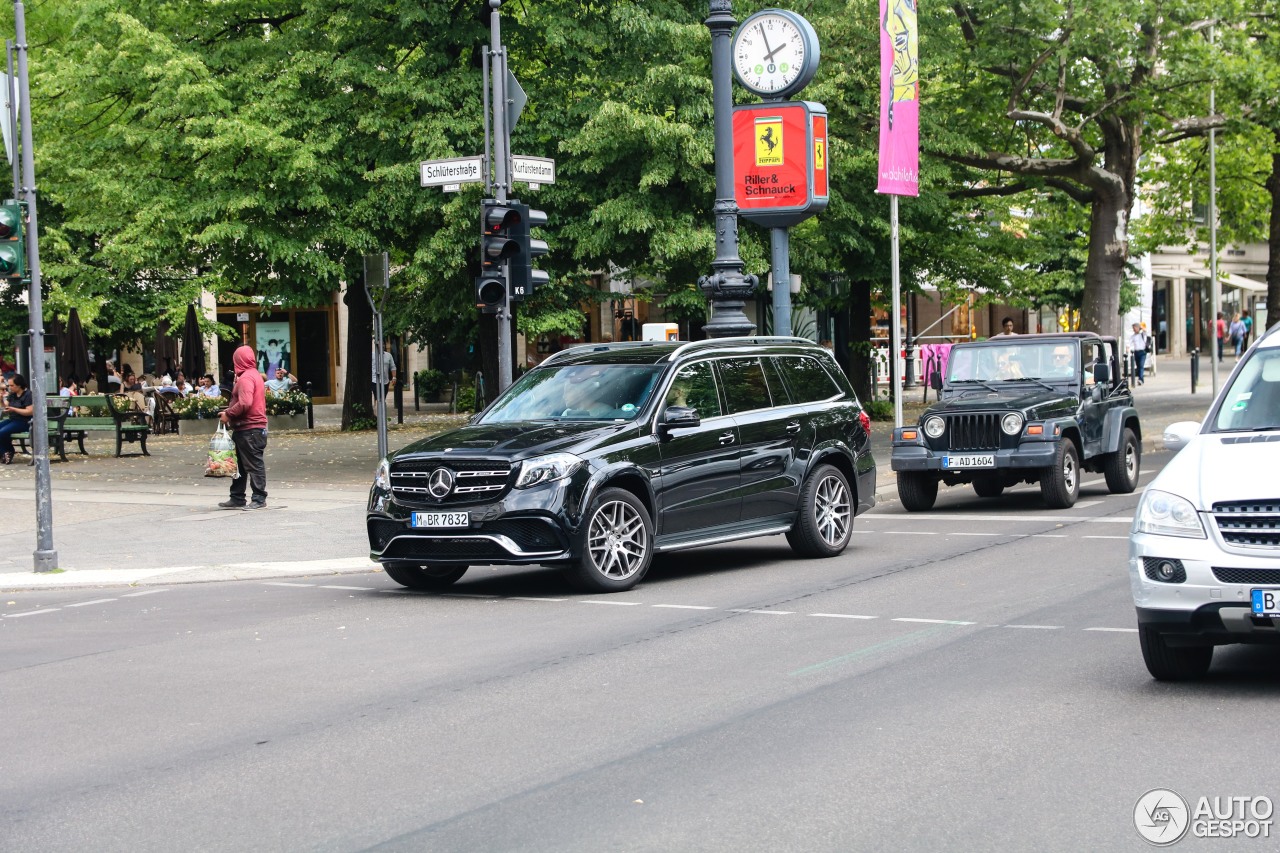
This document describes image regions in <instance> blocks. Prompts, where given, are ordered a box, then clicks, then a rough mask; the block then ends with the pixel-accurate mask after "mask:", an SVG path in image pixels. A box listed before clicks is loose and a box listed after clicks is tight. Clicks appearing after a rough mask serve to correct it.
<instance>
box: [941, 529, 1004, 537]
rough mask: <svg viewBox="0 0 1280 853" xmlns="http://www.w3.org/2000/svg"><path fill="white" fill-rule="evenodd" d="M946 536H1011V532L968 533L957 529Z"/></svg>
mask: <svg viewBox="0 0 1280 853" xmlns="http://www.w3.org/2000/svg"><path fill="white" fill-rule="evenodd" d="M947 535H948V536H1013V535H1014V534H1012V533H969V532H967V531H964V530H957V531H955V532H954V533H948V534H947Z"/></svg>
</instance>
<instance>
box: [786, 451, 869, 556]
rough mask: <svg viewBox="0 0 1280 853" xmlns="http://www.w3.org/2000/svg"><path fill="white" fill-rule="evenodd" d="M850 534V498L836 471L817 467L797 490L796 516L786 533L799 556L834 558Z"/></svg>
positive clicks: (847, 489)
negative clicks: (798, 504)
mask: <svg viewBox="0 0 1280 853" xmlns="http://www.w3.org/2000/svg"><path fill="white" fill-rule="evenodd" d="M852 534H853V497H852V494H851V493H850V491H849V481H848V480H846V479H845V476H844V474H843V473H841V472H840V469H838V468H836V467H834V466H831V465H819V466H818V467H817V468H815V469H814V471H813V473H812V474H810V475H809V479H807V480H805V482H804V486H802V487H801V489H800V515H799V517H797V518H796V523H795V524H794V525H792V527H791V529H790V530H788V531H787V542H788V543H789V544H790V545H791V550H793V551H795V552H796V554H797V555H798V556H801V557H834V556H836V555H837V554H839V553H840V552H841V551H843V550H844V549H845V548H846V547H847V546H848V544H849V537H850V536H851V535H852Z"/></svg>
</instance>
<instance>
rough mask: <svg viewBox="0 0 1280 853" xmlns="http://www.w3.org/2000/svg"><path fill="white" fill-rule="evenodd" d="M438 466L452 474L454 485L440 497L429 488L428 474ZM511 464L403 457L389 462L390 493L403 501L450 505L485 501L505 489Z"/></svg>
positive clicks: (509, 477)
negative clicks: (435, 495)
mask: <svg viewBox="0 0 1280 853" xmlns="http://www.w3.org/2000/svg"><path fill="white" fill-rule="evenodd" d="M438 468H448V469H449V470H450V471H452V472H453V474H454V481H453V488H452V489H450V491H449V494H448V495H446V496H445V497H444V498H443V499H441V498H437V497H434V496H433V495H432V494H431V493H430V492H429V491H428V484H429V483H430V482H431V475H432V474H434V473H435V472H436V469H438ZM510 479H511V466H510V465H509V464H508V463H506V462H493V461H489V460H486V459H405V460H403V461H401V460H398V459H397V460H395V461H393V462H392V463H391V494H392V495H394V496H395V499H396V501H397V502H399V503H401V504H405V505H409V506H412V505H420V506H451V505H455V504H471V503H488V502H490V501H494V500H497V499H498V498H499V497H501V496H502V495H503V494H504V493H505V492H506V490H507V483H508V481H509V480H510Z"/></svg>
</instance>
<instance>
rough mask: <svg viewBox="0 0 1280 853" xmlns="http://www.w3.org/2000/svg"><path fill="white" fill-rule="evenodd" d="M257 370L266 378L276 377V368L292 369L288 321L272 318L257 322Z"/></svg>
mask: <svg viewBox="0 0 1280 853" xmlns="http://www.w3.org/2000/svg"><path fill="white" fill-rule="evenodd" d="M256 337H257V339H258V340H257V343H258V346H257V350H258V370H259V371H260V372H262V373H263V374H265V375H266V377H267V378H268V379H275V378H276V368H277V367H283V368H284V369H285V370H293V365H292V364H291V363H290V359H291V357H292V356H291V353H290V349H291V341H290V340H289V321H288V320H273V321H269V322H264V321H262V320H259V321H258V324H257V333H256Z"/></svg>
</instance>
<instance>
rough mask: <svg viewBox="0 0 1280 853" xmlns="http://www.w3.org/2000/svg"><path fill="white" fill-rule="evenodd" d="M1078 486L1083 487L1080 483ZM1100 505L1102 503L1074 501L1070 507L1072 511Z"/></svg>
mask: <svg viewBox="0 0 1280 853" xmlns="http://www.w3.org/2000/svg"><path fill="white" fill-rule="evenodd" d="M1080 485H1084V484H1083V483H1081V484H1080ZM1100 503H1102V501H1076V502H1075V503H1074V504H1072V505H1071V506H1072V507H1073V508H1074V509H1084V508H1085V507H1090V506H1097V505H1098V504H1100Z"/></svg>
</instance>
